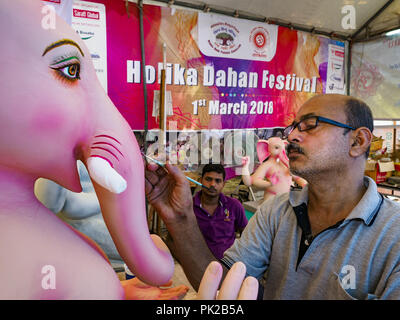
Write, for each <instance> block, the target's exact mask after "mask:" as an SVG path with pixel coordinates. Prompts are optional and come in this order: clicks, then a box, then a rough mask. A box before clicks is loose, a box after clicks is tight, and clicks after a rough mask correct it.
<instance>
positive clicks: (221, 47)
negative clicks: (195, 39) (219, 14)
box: [208, 22, 241, 55]
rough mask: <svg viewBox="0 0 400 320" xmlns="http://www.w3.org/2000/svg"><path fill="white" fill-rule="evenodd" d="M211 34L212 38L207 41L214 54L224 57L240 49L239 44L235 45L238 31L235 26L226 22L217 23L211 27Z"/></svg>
mask: <svg viewBox="0 0 400 320" xmlns="http://www.w3.org/2000/svg"><path fill="white" fill-rule="evenodd" d="M211 32H212V34H213V35H214V38H213V39H212V40H211V39H209V40H208V44H209V45H210V47H211V48H213V49H214V50H215V51H216V52H218V53H222V54H225V55H226V54H231V53H234V52H236V51H237V50H238V49H239V48H240V47H241V44H240V43H239V44H237V43H236V42H237V39H236V38H237V36H238V34H239V30H238V29H237V28H236V27H235V26H233V25H231V24H229V23H227V22H219V23H215V24H213V25H212V26H211Z"/></svg>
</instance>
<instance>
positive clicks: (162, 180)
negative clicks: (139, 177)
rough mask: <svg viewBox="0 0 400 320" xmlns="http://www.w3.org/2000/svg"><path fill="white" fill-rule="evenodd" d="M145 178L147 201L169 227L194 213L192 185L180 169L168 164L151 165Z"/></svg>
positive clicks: (146, 171) (148, 166)
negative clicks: (161, 165)
mask: <svg viewBox="0 0 400 320" xmlns="http://www.w3.org/2000/svg"><path fill="white" fill-rule="evenodd" d="M145 177H146V179H145V191H146V197H147V200H148V201H149V203H150V204H151V205H152V206H153V207H154V209H155V210H156V211H157V213H158V214H159V215H160V216H161V218H162V219H163V221H164V223H165V224H166V225H167V227H168V226H169V225H171V224H174V223H175V222H178V221H179V218H182V217H185V216H186V214H187V213H191V212H193V200H192V193H191V190H190V184H189V181H188V180H187V179H186V176H185V175H184V174H183V173H182V171H181V170H179V168H178V167H175V166H172V165H170V164H168V163H167V164H166V165H165V167H160V166H159V165H155V164H152V163H151V164H150V163H149V164H147V166H146V170H145Z"/></svg>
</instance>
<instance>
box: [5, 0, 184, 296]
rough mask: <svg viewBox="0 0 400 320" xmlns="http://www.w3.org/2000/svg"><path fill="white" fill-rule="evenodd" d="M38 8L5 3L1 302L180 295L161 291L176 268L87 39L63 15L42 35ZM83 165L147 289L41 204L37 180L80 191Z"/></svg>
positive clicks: (137, 157) (22, 0) (34, 3)
mask: <svg viewBox="0 0 400 320" xmlns="http://www.w3.org/2000/svg"><path fill="white" fill-rule="evenodd" d="M41 9H42V3H41V1H38V0H29V1H27V0H2V1H0V30H1V40H2V46H1V51H0V58H1V59H0V60H1V61H2V76H1V85H0V92H1V94H0V96H1V106H0V257H1V258H0V299H120V298H138V297H140V294H138V293H139V292H142V293H144V296H145V297H147V298H150V299H157V298H165V299H167V298H176V297H178V296H180V295H182V294H184V293H185V292H186V291H187V288H186V287H184V286H182V287H180V288H173V289H171V290H173V291H171V293H170V294H169V292H168V291H161V289H159V288H158V286H160V285H163V284H167V283H169V282H170V279H171V276H172V275H173V271H174V261H173V259H172V257H171V255H170V254H169V252H168V249H167V247H166V246H165V245H164V244H163V243H162V241H161V240H160V238H157V237H154V236H153V237H152V236H150V234H149V231H148V226H147V221H146V210H145V205H146V204H145V191H144V170H143V161H142V157H141V154H140V150H139V147H138V144H137V142H136V139H135V137H134V135H133V133H132V130H131V128H130V127H129V125H128V123H127V122H126V121H125V120H124V118H123V117H122V116H121V114H120V113H119V112H118V111H117V109H116V108H115V106H114V105H113V103H112V102H111V100H110V99H109V98H108V96H107V95H106V93H105V92H104V90H103V88H102V87H101V85H100V83H99V82H98V80H97V77H96V73H95V70H94V67H93V65H92V61H91V58H90V53H89V51H88V49H87V48H86V46H85V44H84V42H83V41H82V40H81V39H80V38H79V36H78V35H77V34H76V33H75V32H74V30H73V29H72V28H71V27H70V26H69V25H68V24H67V23H66V22H64V21H63V20H62V19H61V18H59V17H57V18H56V28H54V29H52V28H44V27H43V26H42V19H43V14H42V12H41ZM77 160H81V161H82V162H83V163H84V164H85V166H86V167H87V169H88V172H89V174H90V177H91V180H92V181H93V184H94V189H95V191H96V194H97V197H98V200H99V203H100V206H101V212H102V214H103V216H104V221H105V222H106V225H107V228H108V230H109V231H110V234H111V236H112V239H113V241H114V243H115V245H116V247H117V249H118V252H119V254H120V255H121V257H122V258H123V260H124V261H125V263H126V264H127V265H128V267H129V269H130V270H132V271H133V273H134V274H135V275H137V277H138V278H139V279H140V280H142V281H143V282H145V283H147V284H145V283H143V282H140V281H139V280H134V281H132V282H120V281H119V279H118V277H117V274H116V273H115V272H114V270H113V268H112V267H111V265H110V263H109V262H108V260H107V259H106V257H105V256H104V254H103V253H102V251H101V249H99V247H98V246H96V244H95V243H94V242H93V241H92V240H90V239H89V238H87V237H85V236H84V235H83V234H81V233H80V232H78V231H76V230H74V229H73V228H72V227H69V226H68V225H67V224H66V223H64V222H63V221H61V220H60V219H59V218H57V217H56V216H55V215H54V213H52V212H51V211H50V210H48V209H47V208H46V207H44V206H43V205H42V204H41V203H40V202H39V201H38V200H37V199H36V197H35V195H34V192H33V190H34V183H35V181H36V180H37V179H38V178H40V177H43V178H46V179H50V180H52V181H54V182H56V183H57V184H59V185H61V186H63V187H65V188H67V189H69V190H71V191H74V192H80V191H81V190H82V189H81V185H80V183H79V176H78V172H77V167H76V161H77ZM128 281H130V280H128ZM149 288H150V291H147V292H146V289H149Z"/></svg>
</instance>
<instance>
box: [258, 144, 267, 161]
mask: <svg viewBox="0 0 400 320" xmlns="http://www.w3.org/2000/svg"><path fill="white" fill-rule="evenodd" d="M268 148H269V144H268V141H267V140H258V142H257V156H258V160H260V163H263V162H264V160H265V159H267V158H268V157H269V155H270V152H269V150H268Z"/></svg>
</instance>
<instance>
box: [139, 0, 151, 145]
mask: <svg viewBox="0 0 400 320" xmlns="http://www.w3.org/2000/svg"><path fill="white" fill-rule="evenodd" d="M138 6H139V28H140V49H141V59H142V79H143V98H144V152H146V151H147V139H146V137H147V132H148V130H149V129H148V111H147V83H146V60H145V53H144V31H143V29H144V27H143V0H138Z"/></svg>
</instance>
